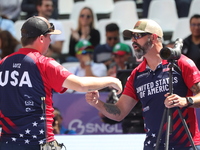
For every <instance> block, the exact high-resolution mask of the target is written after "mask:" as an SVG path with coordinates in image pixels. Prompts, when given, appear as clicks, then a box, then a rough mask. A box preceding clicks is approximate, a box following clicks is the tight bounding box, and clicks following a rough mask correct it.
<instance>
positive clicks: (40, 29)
mask: <svg viewBox="0 0 200 150" xmlns="http://www.w3.org/2000/svg"><path fill="white" fill-rule="evenodd" d="M60 33H61V31H60V30H55V28H54V25H53V24H52V23H49V22H48V20H46V19H45V18H43V17H40V16H33V17H30V18H29V19H27V20H26V21H25V23H24V24H23V25H22V28H21V36H22V37H26V38H29V37H31V38H33V37H38V36H40V35H45V34H60Z"/></svg>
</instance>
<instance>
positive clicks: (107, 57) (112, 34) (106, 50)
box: [94, 23, 120, 67]
mask: <svg viewBox="0 0 200 150" xmlns="http://www.w3.org/2000/svg"><path fill="white" fill-rule="evenodd" d="M105 30H106V35H105V36H106V43H105V44H102V45H98V46H96V47H95V49H94V62H97V63H104V64H105V65H106V66H107V67H108V66H109V64H111V62H112V61H113V60H112V57H111V56H112V49H113V47H114V45H115V44H117V43H118V42H119V41H120V37H119V27H118V25H117V24H115V23H110V24H108V25H107V26H106V28H105Z"/></svg>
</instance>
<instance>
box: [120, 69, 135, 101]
mask: <svg viewBox="0 0 200 150" xmlns="http://www.w3.org/2000/svg"><path fill="white" fill-rule="evenodd" d="M135 74H136V69H134V70H133V71H132V73H131V75H130V76H129V77H128V80H127V82H126V84H125V87H124V91H123V93H122V94H124V95H127V96H130V97H132V98H133V99H135V100H137V101H138V98H137V95H136V92H135V88H134V78H135Z"/></svg>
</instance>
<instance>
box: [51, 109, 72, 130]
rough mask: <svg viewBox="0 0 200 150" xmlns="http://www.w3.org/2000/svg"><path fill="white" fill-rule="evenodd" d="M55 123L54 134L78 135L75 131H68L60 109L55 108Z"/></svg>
mask: <svg viewBox="0 0 200 150" xmlns="http://www.w3.org/2000/svg"><path fill="white" fill-rule="evenodd" d="M53 114H54V121H53V129H54V130H53V133H54V134H76V132H75V131H74V130H69V129H66V128H65V127H64V126H63V125H62V121H63V117H62V115H61V112H60V111H59V109H58V108H55V107H54V112H53Z"/></svg>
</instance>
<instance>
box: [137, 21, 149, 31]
mask: <svg viewBox="0 0 200 150" xmlns="http://www.w3.org/2000/svg"><path fill="white" fill-rule="evenodd" d="M146 25H147V23H146V22H144V21H143V22H142V21H138V22H137V23H136V25H135V27H134V29H138V30H142V31H145V28H146Z"/></svg>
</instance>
